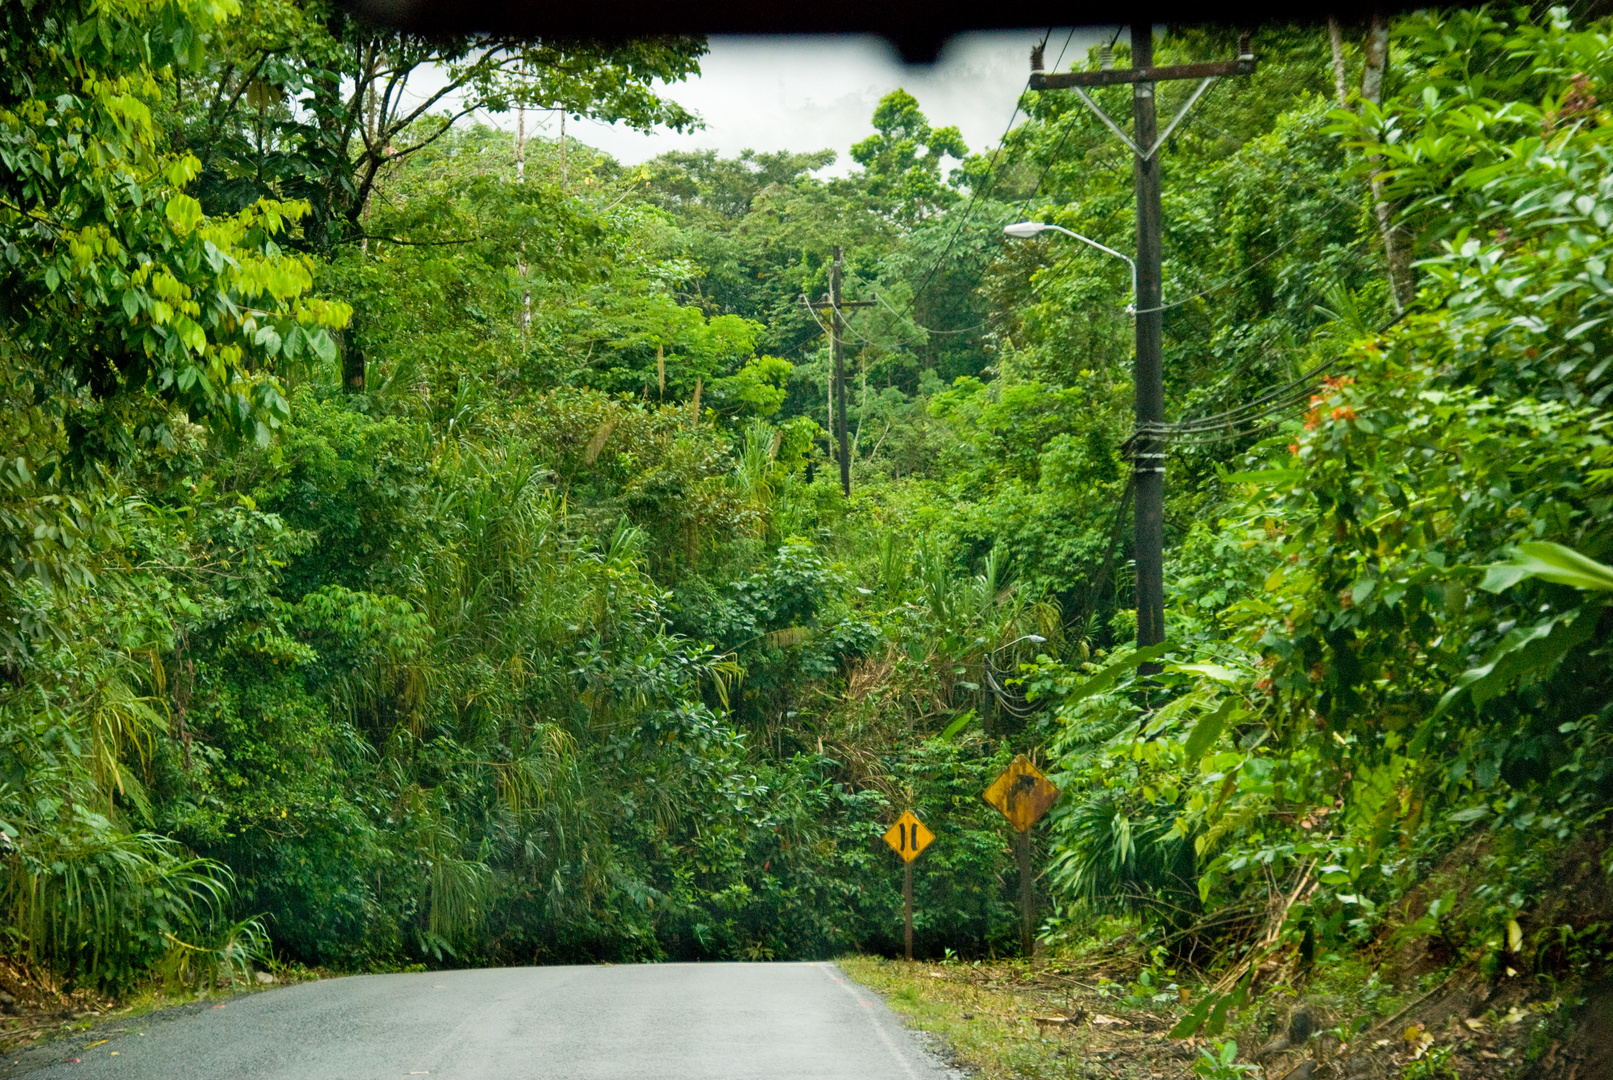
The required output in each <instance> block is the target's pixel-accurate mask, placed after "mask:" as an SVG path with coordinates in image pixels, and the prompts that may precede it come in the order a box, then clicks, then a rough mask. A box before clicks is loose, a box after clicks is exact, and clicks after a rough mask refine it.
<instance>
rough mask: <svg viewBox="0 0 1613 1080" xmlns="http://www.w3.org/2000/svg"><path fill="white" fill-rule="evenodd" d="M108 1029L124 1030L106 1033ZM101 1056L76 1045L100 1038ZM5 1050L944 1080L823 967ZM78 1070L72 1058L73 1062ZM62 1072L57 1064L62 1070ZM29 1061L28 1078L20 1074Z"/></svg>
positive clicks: (373, 1072) (551, 979)
mask: <svg viewBox="0 0 1613 1080" xmlns="http://www.w3.org/2000/svg"><path fill="white" fill-rule="evenodd" d="M119 1028H122V1029H123V1030H122V1033H121V1034H117V1033H115V1032H116V1031H117V1029H119ZM102 1039H104V1040H106V1041H104V1042H101V1043H100V1045H90V1044H93V1043H95V1042H96V1041H97V1040H102ZM20 1057H23V1055H18V1054H13V1055H11V1056H10V1057H9V1058H7V1059H6V1060H5V1061H4V1062H3V1064H0V1069H4V1073H3V1075H13V1076H14V1075H26V1076H28V1077H29V1080H57V1078H67V1077H72V1078H74V1080H101V1078H108V1080H111V1078H117V1080H235V1078H237V1077H239V1078H242V1080H246V1078H251V1080H395V1078H399V1077H410V1076H430V1077H440V1078H444V1080H751V1078H754V1080H808V1078H816V1077H823V1078H825V1080H828V1078H833V1080H943V1078H947V1077H956V1076H957V1075H958V1074H957V1073H955V1072H952V1071H950V1070H949V1069H947V1068H946V1067H945V1066H943V1065H942V1064H941V1063H940V1062H939V1061H938V1060H937V1059H936V1058H935V1057H934V1056H933V1055H932V1054H931V1053H930V1052H929V1051H927V1050H926V1049H925V1047H924V1044H923V1043H922V1042H921V1041H920V1037H919V1036H915V1035H914V1034H913V1033H912V1032H909V1031H907V1030H906V1029H904V1028H903V1027H902V1024H901V1021H900V1020H898V1019H897V1018H896V1017H895V1016H894V1015H893V1014H892V1013H891V1012H890V1011H889V1010H888V1009H886V1008H885V1006H884V1004H883V1003H882V1002H880V1001H879V999H878V998H876V997H875V996H874V995H873V994H871V993H869V992H868V991H867V990H865V989H863V988H862V987H860V986H857V985H856V984H855V983H853V982H851V981H850V980H849V979H847V978H846V976H845V975H844V974H843V973H842V972H841V971H840V969H839V968H837V967H836V966H835V965H833V964H827V963H825V964H639V965H623V966H609V967H529V968H492V969H484V970H479V971H446V972H427V973H424V974H418V975H415V974H410V975H365V976H358V977H354V978H347V979H327V980H324V981H322V982H315V983H303V984H301V985H298V986H289V987H284V988H280V989H273V990H268V991H265V992H262V993H257V994H246V995H242V996H239V997H235V998H231V999H230V1000H229V1001H228V1003H227V1004H225V1005H224V1007H222V1008H220V1007H216V1006H213V1005H211V1004H209V1003H205V1002H204V1003H202V1004H201V1005H200V1006H195V1005H193V1006H188V1007H187V1008H186V1010H185V1013H183V1014H180V1015H178V1016H177V1018H164V1017H163V1015H162V1014H155V1015H153V1016H150V1017H146V1018H144V1019H143V1020H140V1021H124V1022H121V1023H119V1024H116V1025H113V1026H112V1027H109V1028H103V1029H101V1030H100V1031H98V1032H95V1033H91V1034H89V1035H86V1036H84V1037H80V1038H75V1039H71V1040H62V1041H58V1042H56V1043H53V1044H51V1045H50V1046H48V1047H38V1048H35V1049H34V1050H31V1051H29V1052H28V1054H27V1055H26V1058H25V1059H24V1060H22V1061H20V1062H18V1058H20ZM74 1058H77V1059H78V1060H77V1061H76V1062H75V1061H73V1060H72V1059H74ZM64 1059H65V1060H64ZM36 1064H38V1065H42V1066H43V1067H39V1068H30V1066H31V1065H36Z"/></svg>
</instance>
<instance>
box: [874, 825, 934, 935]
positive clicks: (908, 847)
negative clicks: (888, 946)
mask: <svg viewBox="0 0 1613 1080" xmlns="http://www.w3.org/2000/svg"><path fill="white" fill-rule="evenodd" d="M934 839H935V834H934V833H933V832H931V831H930V830H929V829H926V828H925V827H924V822H922V821H920V820H919V819H918V818H916V817H914V816H913V811H911V810H904V811H903V812H902V816H901V817H899V818H897V819H896V824H894V825H892V826H891V827H890V828H889V829H887V830H886V831H885V843H887V844H889V845H890V846H891V847H893V848H895V849H896V854H898V855H900V856H901V857H902V916H903V918H904V919H905V924H904V927H905V928H904V931H903V934H902V944H903V951H904V953H905V954H906V956H907V958H908V959H909V960H911V959H913V860H914V859H916V858H918V857H919V852H921V851H923V850H924V849H925V848H927V847H929V846H930V841H932V840H934Z"/></svg>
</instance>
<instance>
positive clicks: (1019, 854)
mask: <svg viewBox="0 0 1613 1080" xmlns="http://www.w3.org/2000/svg"><path fill="white" fill-rule="evenodd" d="M981 797H982V798H984V799H985V800H986V802H988V803H990V804H991V805H992V806H994V807H996V809H997V812H998V813H1000V814H1002V816H1003V817H1005V818H1007V819H1008V824H1010V825H1012V826H1013V827H1014V833H1015V835H1014V856H1015V858H1016V860H1017V861H1018V863H1019V942H1020V948H1021V949H1022V950H1023V951H1024V953H1025V955H1026V956H1033V955H1035V952H1036V895H1035V891H1034V889H1033V888H1032V885H1033V882H1034V879H1033V878H1032V876H1031V832H1030V829H1031V826H1032V825H1034V824H1036V820H1037V819H1038V818H1040V817H1041V816H1042V815H1043V814H1045V813H1047V812H1048V810H1050V809H1051V808H1052V806H1053V804H1054V803H1056V802H1058V800H1059V789H1058V788H1056V787H1054V786H1053V784H1052V782H1051V781H1049V780H1048V778H1047V777H1045V776H1043V775H1042V773H1041V770H1039V769H1038V768H1037V767H1036V766H1035V765H1032V764H1031V761H1030V758H1028V757H1026V756H1025V755H1024V754H1020V755H1019V756H1018V757H1016V758H1014V760H1013V761H1011V762H1009V764H1008V768H1006V769H1004V770H1003V772H1002V775H1001V776H999V777H997V779H996V780H994V781H992V784H991V786H990V787H989V788H987V789H986V790H985V792H984V793H983V795H982V796H981Z"/></svg>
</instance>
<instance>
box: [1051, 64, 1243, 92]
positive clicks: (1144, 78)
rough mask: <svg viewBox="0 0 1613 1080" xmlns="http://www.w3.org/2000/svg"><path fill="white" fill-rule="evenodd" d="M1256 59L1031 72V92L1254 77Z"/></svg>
mask: <svg viewBox="0 0 1613 1080" xmlns="http://www.w3.org/2000/svg"><path fill="white" fill-rule="evenodd" d="M1254 73H1255V58H1254V57H1253V56H1240V57H1238V59H1236V60H1218V61H1213V62H1211V63H1207V64H1173V65H1171V66H1169V67H1141V68H1110V69H1109V70H1108V71H1056V72H1053V73H1052V74H1047V73H1044V72H1041V71H1033V72H1031V82H1030V87H1031V89H1032V90H1069V89H1071V88H1072V87H1077V86H1080V87H1087V86H1119V85H1121V84H1123V83H1139V82H1171V81H1173V80H1176V79H1213V78H1218V77H1220V76H1222V75H1253V74H1254Z"/></svg>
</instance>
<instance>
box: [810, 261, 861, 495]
mask: <svg viewBox="0 0 1613 1080" xmlns="http://www.w3.org/2000/svg"><path fill="white" fill-rule="evenodd" d="M841 268H842V267H841V253H840V245H839V244H836V245H835V248H834V262H833V263H832V264H830V267H829V296H828V301H829V302H828V303H827V304H813V303H812V302H811V301H810V300H808V299H807V298H806V297H804V296H803V297H801V302H802V303H803V304H806V305H807V306H808V307H824V308H828V309H829V312H830V322H829V348H830V353H831V355H832V356H833V357H834V375H833V376H832V381H831V383H830V387H831V390H830V393H831V401H832V402H833V403H834V420H833V425H834V434H835V443H836V444H837V445H838V447H839V450H840V490H841V493H842V494H844V495H846V496H847V497H848V498H849V497H850V495H851V452H850V448H849V447H848V445H847V438H846V428H847V425H846V351H845V343H844V340H843V338H844V336H845V332H846V320H845V318H844V316H842V315H841V314H840V312H841V310H842V309H843V308H861V307H873V306H874V304H875V301H874V300H842V299H841V298H840V272H841Z"/></svg>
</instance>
